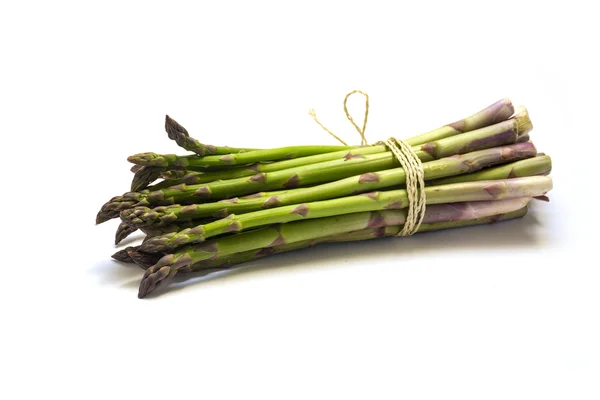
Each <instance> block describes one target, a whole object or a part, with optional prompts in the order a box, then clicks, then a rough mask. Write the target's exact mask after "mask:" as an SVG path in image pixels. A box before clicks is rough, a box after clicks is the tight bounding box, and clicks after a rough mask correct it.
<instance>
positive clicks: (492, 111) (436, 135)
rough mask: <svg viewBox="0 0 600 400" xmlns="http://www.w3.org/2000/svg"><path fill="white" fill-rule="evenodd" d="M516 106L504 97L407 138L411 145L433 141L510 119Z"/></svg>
mask: <svg viewBox="0 0 600 400" xmlns="http://www.w3.org/2000/svg"><path fill="white" fill-rule="evenodd" d="M514 111H515V110H514V107H513V105H512V103H511V101H510V100H509V99H506V98H505V99H502V100H500V101H497V102H495V103H494V104H492V105H491V106H489V107H486V108H484V109H483V110H481V111H479V112H478V113H476V114H473V115H471V116H470V117H467V118H464V119H461V120H458V121H456V122H453V123H451V124H448V125H445V126H443V127H441V128H438V129H434V130H433V131H430V132H427V133H423V134H421V135H418V136H415V137H412V138H410V139H407V140H406V142H407V143H408V144H409V145H411V146H415V145H419V144H423V143H428V142H433V141H436V140H439V139H444V138H447V137H450V136H454V135H457V134H459V133H463V132H470V131H474V130H476V129H480V128H483V127H486V126H489V125H494V124H496V123H498V122H501V121H504V120H506V119H508V118H509V117H510V116H511V115H513V113H514Z"/></svg>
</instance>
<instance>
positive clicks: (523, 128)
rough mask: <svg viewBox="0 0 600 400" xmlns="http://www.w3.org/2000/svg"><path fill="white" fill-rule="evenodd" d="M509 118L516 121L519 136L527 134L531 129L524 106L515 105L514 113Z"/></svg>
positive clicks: (527, 112) (531, 125)
mask: <svg viewBox="0 0 600 400" xmlns="http://www.w3.org/2000/svg"><path fill="white" fill-rule="evenodd" d="M511 118H512V119H514V120H515V121H516V122H517V132H518V133H519V137H523V136H525V135H527V134H528V133H529V132H531V130H532V129H533V124H532V123H531V119H530V118H529V111H527V109H526V108H525V107H524V106H517V107H515V115H513V116H512V117H511Z"/></svg>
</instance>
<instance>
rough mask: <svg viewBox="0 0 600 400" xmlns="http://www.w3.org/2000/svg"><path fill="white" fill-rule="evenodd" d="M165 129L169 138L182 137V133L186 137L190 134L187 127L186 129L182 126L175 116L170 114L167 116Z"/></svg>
mask: <svg viewBox="0 0 600 400" xmlns="http://www.w3.org/2000/svg"><path fill="white" fill-rule="evenodd" d="M165 130H166V131H167V134H168V135H169V138H171V139H176V138H178V137H180V136H181V135H183V136H185V137H189V136H190V134H189V133H188V131H187V129H185V128H184V127H183V126H181V125H180V124H179V122H177V121H175V120H174V119H173V118H171V117H169V116H168V115H166V116H165Z"/></svg>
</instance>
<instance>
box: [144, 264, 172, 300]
mask: <svg viewBox="0 0 600 400" xmlns="http://www.w3.org/2000/svg"><path fill="white" fill-rule="evenodd" d="M170 272H171V267H170V266H168V265H165V266H163V267H160V268H158V264H156V265H155V266H153V267H150V268H148V269H147V270H146V273H145V274H144V277H143V278H142V281H141V282H140V288H139V291H138V298H140V299H143V298H144V297H146V296H147V295H148V294H150V293H152V292H153V291H154V290H156V288H157V287H158V286H159V285H161V284H162V283H163V282H164V281H165V279H166V278H167V277H168V276H169V273H170Z"/></svg>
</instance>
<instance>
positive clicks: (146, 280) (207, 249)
mask: <svg viewBox="0 0 600 400" xmlns="http://www.w3.org/2000/svg"><path fill="white" fill-rule="evenodd" d="M528 201H529V199H527V198H525V199H510V200H499V201H496V202H494V203H495V205H496V206H497V210H500V209H501V210H503V211H500V212H492V213H491V214H487V215H496V214H502V213H505V212H510V211H515V210H518V209H520V208H522V207H524V206H525V205H527V202H528ZM507 203H510V205H509V204H507ZM444 207H446V209H447V211H444ZM510 207H512V209H510ZM491 208H492V207H489V205H487V204H486V205H485V212H491ZM456 210H461V213H460V214H459V215H457V212H456ZM485 216H486V215H485V214H482V211H481V209H478V203H477V202H472V203H466V204H463V205H462V206H461V205H459V204H458V203H454V204H451V205H437V206H432V207H428V209H427V211H426V213H425V218H424V220H423V223H426V224H428V223H434V222H445V221H448V220H457V219H463V220H467V219H473V218H479V217H485ZM404 221H405V211H404V210H385V211H370V212H362V213H353V214H345V215H339V216H335V217H327V218H321V219H315V220H307V221H297V222H291V223H288V224H282V225H277V226H270V227H266V228H261V229H256V230H253V231H249V232H242V233H239V234H236V235H232V236H225V237H220V238H216V239H213V240H210V241H206V242H203V243H201V244H197V245H189V246H184V247H182V248H181V249H179V250H178V251H177V252H176V253H173V254H167V255H165V256H163V257H162V258H161V259H160V260H159V261H158V262H157V263H156V264H155V265H153V266H152V267H150V268H148V269H147V270H146V272H145V274H144V277H143V278H142V281H141V283H140V288H139V293H138V297H140V298H142V297H144V296H146V295H147V294H148V293H151V292H152V291H154V290H155V289H156V288H157V287H158V286H160V285H162V284H164V282H165V281H166V280H167V278H172V277H173V276H175V275H177V274H178V273H179V272H190V271H192V270H193V269H192V265H194V264H196V263H200V262H203V261H206V260H211V259H212V260H214V259H218V258H222V257H225V256H229V255H232V254H235V253H240V252H244V251H249V250H254V249H260V248H269V247H275V246H280V245H283V244H289V243H298V242H301V241H305V240H311V239H312V240H315V239H320V238H324V237H328V236H332V235H339V234H342V233H347V232H353V231H358V230H363V229H372V228H380V227H385V226H392V225H402V224H403V223H404Z"/></svg>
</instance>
